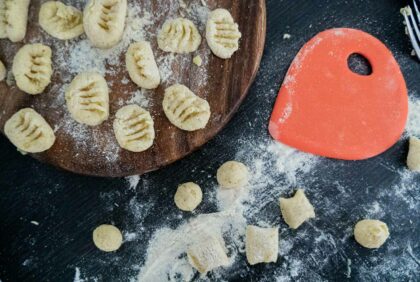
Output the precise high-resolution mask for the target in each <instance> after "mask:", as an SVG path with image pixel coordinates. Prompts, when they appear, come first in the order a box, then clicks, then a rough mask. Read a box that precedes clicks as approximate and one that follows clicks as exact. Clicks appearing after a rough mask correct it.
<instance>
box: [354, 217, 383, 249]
mask: <svg viewBox="0 0 420 282" xmlns="http://www.w3.org/2000/svg"><path fill="white" fill-rule="evenodd" d="M388 237H389V230H388V226H387V225H386V223H385V222H382V221H380V220H375V219H364V220H361V221H359V222H358V223H357V224H356V226H355V227H354V238H355V239H356V241H357V242H358V243H359V244H360V245H362V246H363V247H365V248H368V249H377V248H379V247H380V246H382V245H383V244H384V243H385V241H386V240H387V239H388Z"/></svg>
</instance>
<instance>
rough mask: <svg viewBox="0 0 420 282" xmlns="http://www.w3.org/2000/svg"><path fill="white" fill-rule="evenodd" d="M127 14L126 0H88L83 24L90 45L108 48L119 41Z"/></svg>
mask: <svg viewBox="0 0 420 282" xmlns="http://www.w3.org/2000/svg"><path fill="white" fill-rule="evenodd" d="M126 15H127V0H89V2H88V3H87V5H86V7H85V9H84V11H83V26H84V28H85V32H86V35H87V37H88V38H89V40H90V41H91V42H92V45H93V46H95V47H98V48H102V49H108V48H111V47H113V46H115V45H116V44H118V42H120V40H121V38H122V36H123V33H124V26H125V18H126Z"/></svg>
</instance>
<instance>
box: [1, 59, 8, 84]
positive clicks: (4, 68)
mask: <svg viewBox="0 0 420 282" xmlns="http://www.w3.org/2000/svg"><path fill="white" fill-rule="evenodd" d="M6 74H7V71H6V67H5V66H4V64H3V62H2V61H0V81H3V80H4V79H5V78H6Z"/></svg>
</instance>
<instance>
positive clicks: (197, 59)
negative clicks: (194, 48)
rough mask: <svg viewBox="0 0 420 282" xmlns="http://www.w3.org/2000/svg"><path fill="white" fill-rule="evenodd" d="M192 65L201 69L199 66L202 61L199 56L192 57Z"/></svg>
mask: <svg viewBox="0 0 420 282" xmlns="http://www.w3.org/2000/svg"><path fill="white" fill-rule="evenodd" d="M193 63H194V64H196V65H197V66H199V67H201V65H202V64H203V59H201V57H200V55H197V56H195V57H194V59H193Z"/></svg>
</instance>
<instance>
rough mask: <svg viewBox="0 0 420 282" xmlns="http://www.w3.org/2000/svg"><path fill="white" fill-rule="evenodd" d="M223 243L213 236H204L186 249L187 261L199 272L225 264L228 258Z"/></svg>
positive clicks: (205, 271) (227, 262)
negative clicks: (204, 238)
mask: <svg viewBox="0 0 420 282" xmlns="http://www.w3.org/2000/svg"><path fill="white" fill-rule="evenodd" d="M223 245H224V244H222V242H220V241H219V240H217V239H216V238H214V237H210V238H206V240H203V241H202V242H200V243H197V244H194V245H192V246H191V247H190V248H189V249H188V251H187V257H188V261H189V263H190V264H191V265H192V266H193V267H194V268H195V269H197V270H198V272H200V273H207V272H209V271H211V270H213V269H215V268H217V267H221V266H227V265H228V264H229V258H228V257H227V255H226V251H225V249H224V246H223Z"/></svg>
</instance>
